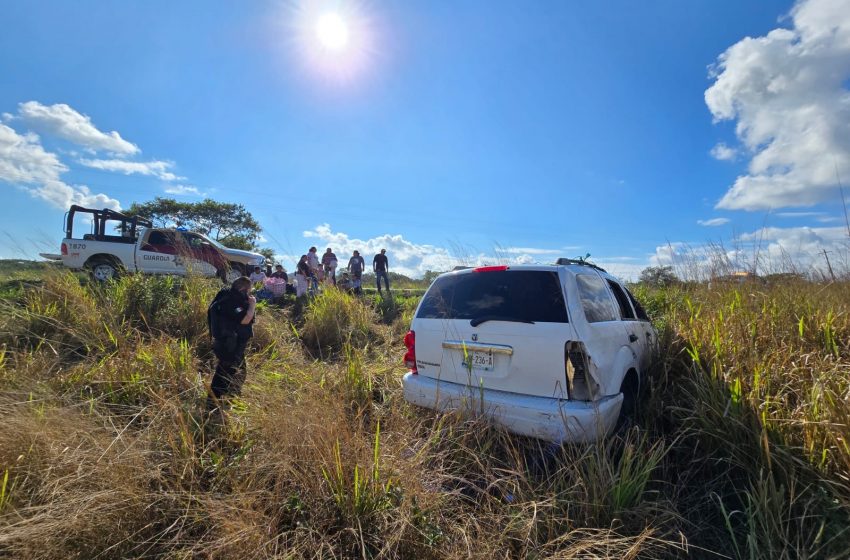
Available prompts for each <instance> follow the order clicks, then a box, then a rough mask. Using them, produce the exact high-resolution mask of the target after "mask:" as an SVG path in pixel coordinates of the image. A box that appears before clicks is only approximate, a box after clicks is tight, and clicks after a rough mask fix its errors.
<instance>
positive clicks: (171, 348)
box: [0, 274, 850, 559]
mask: <svg viewBox="0 0 850 560" xmlns="http://www.w3.org/2000/svg"><path fill="white" fill-rule="evenodd" d="M216 288H217V286H216V285H215V283H214V282H209V281H205V280H202V279H187V280H180V281H178V280H175V279H165V278H144V277H132V276H131V277H127V278H123V279H121V280H120V281H119V282H117V283H114V284H111V285H108V286H105V287H94V286H83V285H81V284H80V282H79V281H78V280H77V279H76V277H73V276H71V275H65V274H57V275H55V276H51V277H48V278H47V279H46V280H45V281H44V283H43V284H42V285H41V286H40V287H33V288H29V289H28V290H27V291H25V292H24V293H23V294H22V295H21V296H20V297H18V298H16V299H12V300H6V301H4V302H2V304H0V305H2V306H3V310H2V311H3V313H0V317H2V319H0V340H2V344H3V346H2V347H3V348H4V351H3V353H2V358H1V359H0V380H2V383H3V388H4V389H3V392H2V395H0V418H2V422H3V426H4V429H3V430H2V431H0V556H8V557H15V558H69V557H79V558H94V557H99V558H127V557H163V558H189V557H201V558H203V557H210V558H459V557H463V558H467V557H468V558H488V559H492V558H670V557H681V556H694V557H722V556H718V555H725V556H727V557H733V558H804V557H807V558H830V557H841V555H842V554H845V553H846V550H847V549H848V542H850V538H849V537H850V535H848V534H847V527H848V511H850V502H848V496H850V494H848V490H847V477H848V474H850V469H848V454H847V446H846V441H845V439H844V438H845V434H846V433H847V429H846V425H847V412H848V410H850V397H848V385H847V379H848V376H847V373H848V352H850V349H848V346H847V340H848V334H850V332H848V329H850V321H849V320H848V309H847V307H848V305H850V303H848V302H850V299H848V297H847V296H848V295H850V294H848V293H847V292H848V285H846V284H832V285H820V284H811V283H805V282H801V283H790V284H781V285H776V286H763V285H760V284H759V285H752V286H749V285H746V286H744V285H737V284H736V285H731V286H724V287H719V288H718V287H716V286H715V287H714V288H708V287H707V286H705V285H693V286H675V287H671V288H668V289H666V290H659V291H651V290H638V292H639V295H640V297H641V298H642V299H643V300H644V302H645V303H646V304H647V307H648V309H649V310H650V311H651V312H652V313H653V314H654V315H655V316H656V318H657V319H658V324H659V325H661V327H662V329H661V344H660V348H659V355H658V359H657V360H656V362H655V365H654V367H653V369H652V371H650V372H648V373H647V376H646V377H645V380H644V383H643V385H642V400H641V402H642V403H643V406H642V408H641V410H640V412H639V416H638V418H637V421H636V422H635V425H634V426H633V427H632V428H630V429H629V430H627V431H624V432H622V433H619V434H616V435H614V436H612V437H610V438H608V439H606V440H605V441H602V442H599V443H597V444H592V445H565V446H557V445H553V444H549V443H546V442H540V441H536V440H531V439H525V438H518V437H515V436H512V435H510V434H507V433H505V432H503V431H500V430H497V429H494V428H492V427H489V426H488V425H487V424H486V423H485V422H483V421H482V420H480V419H475V418H472V419H469V418H460V417H456V416H454V415H439V414H434V413H430V412H426V411H422V410H418V409H414V408H412V407H410V406H409V405H407V404H406V403H405V402H404V401H403V399H402V397H401V391H400V384H399V378H400V375H401V373H402V368H401V367H400V364H399V362H400V357H401V355H402V354H403V349H402V345H401V343H400V338H399V334H400V333H402V332H404V330H406V328H407V324H406V321H407V319H408V316H409V314H410V313H411V312H412V308H413V305H412V304H410V303H406V302H404V301H401V302H397V303H396V304H395V305H396V308H395V309H391V308H390V307H389V305H390V304H383V305H385V306H386V308H383V307H380V304H379V303H377V302H372V301H370V300H368V299H367V300H364V299H356V298H351V297H349V296H346V295H345V294H342V293H340V292H336V291H335V290H329V291H327V292H326V293H325V294H324V295H323V296H321V297H320V298H317V299H315V300H313V301H312V302H311V303H309V304H308V305H307V307H305V308H304V309H296V308H294V306H293V307H285V308H284V309H275V308H271V307H264V308H262V309H261V311H260V314H259V317H258V321H257V325H256V328H255V331H256V336H255V339H254V342H253V348H252V352H251V354H250V358H249V376H248V383H247V384H246V386H245V388H244V390H243V393H242V395H241V397H240V398H239V399H238V400H236V402H234V403H233V406H232V409H231V410H230V411H229V412H228V413H227V414H226V415H224V416H223V417H213V418H209V417H207V416H206V415H205V413H204V412H203V404H204V399H205V383H207V382H208V380H209V376H210V371H211V366H212V361H211V356H210V353H209V341H208V338H207V336H206V334H205V332H204V324H205V311H206V303H207V302H208V301H209V298H211V297H212V295H213V293H214V292H215V290H216ZM406 315H407V316H406ZM382 319H383V320H382Z"/></svg>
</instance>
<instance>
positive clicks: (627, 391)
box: [614, 369, 640, 432]
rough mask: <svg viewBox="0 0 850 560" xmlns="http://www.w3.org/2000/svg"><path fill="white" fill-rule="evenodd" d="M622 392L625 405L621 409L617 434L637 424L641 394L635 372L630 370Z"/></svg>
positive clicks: (623, 383)
mask: <svg viewBox="0 0 850 560" xmlns="http://www.w3.org/2000/svg"><path fill="white" fill-rule="evenodd" d="M620 392H621V393H622V394H623V404H622V406H621V407H620V416H619V417H618V418H617V425H616V427H615V429H614V431H615V432H619V431H621V430H622V429H623V428H628V427H630V426H632V425H634V423H635V417H636V416H637V408H638V396H639V395H638V393H639V392H640V379H639V378H638V374H637V372H636V371H635V370H633V369H630V370H629V371H628V372H627V373H626V376H625V377H624V378H623V382H622V383H621V384H620Z"/></svg>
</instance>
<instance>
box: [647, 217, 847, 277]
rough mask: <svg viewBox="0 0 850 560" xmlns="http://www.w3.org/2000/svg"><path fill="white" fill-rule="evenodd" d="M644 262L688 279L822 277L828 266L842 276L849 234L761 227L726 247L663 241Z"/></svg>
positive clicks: (844, 230)
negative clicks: (744, 273)
mask: <svg viewBox="0 0 850 560" xmlns="http://www.w3.org/2000/svg"><path fill="white" fill-rule="evenodd" d="M824 253H825V254H824ZM827 259H829V265H827ZM650 262H651V264H652V265H653V266H659V265H670V266H673V267H675V268H676V271H677V274H679V275H680V276H681V277H683V278H689V279H694V280H705V279H707V278H711V277H713V276H718V275H723V274H729V273H731V272H735V271H742V270H744V271H756V272H757V273H759V274H770V273H775V272H797V273H802V274H814V275H815V276H826V275H827V274H828V266H831V267H832V268H833V271H834V273H835V274H838V275H844V276H846V275H850V236H848V231H847V228H845V227H819V228H813V227H793V228H780V227H766V228H761V229H757V230H755V231H752V232H748V233H744V234H742V235H740V236H738V237H737V238H735V239H733V240H732V242H731V246H730V247H726V246H724V245H722V244H719V243H711V244H700V245H691V244H688V243H683V242H675V243H668V244H667V245H664V246H661V247H657V248H656V251H655V254H654V255H653V256H652V257H651V258H650Z"/></svg>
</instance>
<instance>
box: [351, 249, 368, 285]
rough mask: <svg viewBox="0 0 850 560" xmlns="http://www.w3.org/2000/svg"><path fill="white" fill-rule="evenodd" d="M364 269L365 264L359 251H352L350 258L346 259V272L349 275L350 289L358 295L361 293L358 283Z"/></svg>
mask: <svg viewBox="0 0 850 560" xmlns="http://www.w3.org/2000/svg"><path fill="white" fill-rule="evenodd" d="M365 268H366V262H365V261H364V260H363V257H361V256H360V251H354V253H353V254H352V255H351V258H350V259H348V272H349V273H350V274H351V288H352V290H354V293H355V294H358V295H359V294H362V293H363V290H362V289H361V287H360V281H361V279H362V278H363V269H365Z"/></svg>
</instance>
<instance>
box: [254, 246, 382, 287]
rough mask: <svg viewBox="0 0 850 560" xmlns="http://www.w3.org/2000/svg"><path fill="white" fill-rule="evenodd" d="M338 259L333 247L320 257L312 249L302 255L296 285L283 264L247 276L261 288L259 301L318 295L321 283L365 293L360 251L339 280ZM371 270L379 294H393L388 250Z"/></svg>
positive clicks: (256, 270)
mask: <svg viewBox="0 0 850 560" xmlns="http://www.w3.org/2000/svg"><path fill="white" fill-rule="evenodd" d="M338 268H339V260H338V259H337V256H336V255H335V254H334V252H333V249H331V248H330V247H328V248H327V250H325V252H324V254H323V255H322V256H321V258H320V257H319V255H318V250H317V249H316V247H310V250H309V251H307V254H305V255H301V258H300V259H299V260H298V264H297V265H296V266H295V279H294V280H295V282H294V285H293V284H290V283H289V276H288V275H287V273H286V270H285V269H284V268H283V266H282V265H277V266H276V267H275V270H274V272H272V269H271V265H268V266H267V267H266V270H265V271H263V270H262V268H260V267H259V266H257V267H255V268H254V271H253V272H252V273H251V274H250V275H249V276H248V279H249V280H250V281H251V283H252V284H254V285H257V284H261V285H262V288H261V289H260V290H259V291H258V292H257V298H258V299H260V300H263V299H269V300H271V299H274V298H276V297H280V296H282V295H284V294H287V293H294V294H295V295H296V296H297V297H301V296H304V295H306V294H307V293H308V292H309V293H316V292H317V291H318V290H319V286H320V285H321V284H322V283H327V284H332V285H334V286H336V287H338V288H340V289H342V290H346V291H351V292H353V293H355V294H361V293H363V288H362V280H363V272H364V271H365V268H366V261H365V260H364V259H363V257H362V256H361V255H360V251H354V252H353V253H352V255H351V257H350V258H349V259H348V266H347V267H346V268H344V269H342V271H341V273H340V274H339V277H338V276H337V269H338ZM372 271H373V272H374V273H375V283H376V287H377V288H378V294H379V295H383V289H382V286H381V284H382V283H383V288H386V290H387V293H389V292H390V277H389V259H387V250H386V249H381V252H380V253H378V254H376V255H375V257H374V258H373V259H372Z"/></svg>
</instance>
